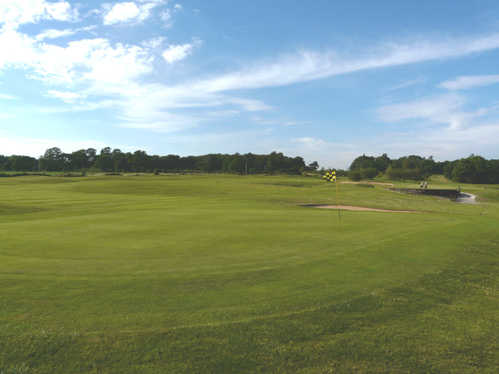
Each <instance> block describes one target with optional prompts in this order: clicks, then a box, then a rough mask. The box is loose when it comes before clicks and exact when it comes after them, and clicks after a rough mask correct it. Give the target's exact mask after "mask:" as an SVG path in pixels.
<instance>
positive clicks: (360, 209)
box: [306, 205, 416, 213]
mask: <svg viewBox="0 0 499 374" xmlns="http://www.w3.org/2000/svg"><path fill="white" fill-rule="evenodd" d="M306 206H309V207H312V208H319V209H340V210H351V211H356V212H386V213H416V212H415V211H414V210H389V209H377V208H366V207H363V206H352V205H306Z"/></svg>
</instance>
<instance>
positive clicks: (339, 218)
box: [334, 178, 341, 224]
mask: <svg viewBox="0 0 499 374" xmlns="http://www.w3.org/2000/svg"><path fill="white" fill-rule="evenodd" d="M334 183H335V184H336V208H337V209H338V221H339V223H340V224H341V212H340V210H341V209H340V205H339V204H338V180H337V179H336V178H335V179H334Z"/></svg>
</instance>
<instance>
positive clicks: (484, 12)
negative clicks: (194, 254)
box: [0, 0, 499, 167]
mask: <svg viewBox="0 0 499 374" xmlns="http://www.w3.org/2000/svg"><path fill="white" fill-rule="evenodd" d="M498 20H499V3H497V1H485V0H484V1H478V0H476V1H471V0H470V1H456V0H454V1H417V2H415V1H414V2H409V1H353V0H350V1H341V2H340V1H330V0H328V1H326V0H315V1H312V2H307V1H298V0H282V1H281V0H272V1H268V0H266V1H260V0H252V1H242V0H241V1H239V0H232V1H228V0H210V1H206V0H197V1H194V0H191V1H188V0H183V1H182V0H179V1H174V0H169V1H168V0H133V1H114V2H113V1H110V2H102V1H96V0H92V1H54V0H2V1H1V2H0V46H1V50H2V52H1V54H0V154H29V155H33V156H39V155H40V154H42V153H43V152H44V150H45V149H46V148H49V147H52V146H59V147H60V148H62V149H63V150H64V151H66V152H70V151H74V150H77V149H81V148H88V147H94V148H97V149H100V148H102V147H104V146H108V145H109V146H111V147H113V148H120V149H121V150H123V151H130V150H136V149H144V150H146V151H147V152H149V153H154V154H171V153H175V154H180V155H188V154H205V153H226V152H227V153H233V152H240V153H246V152H253V153H268V152H271V151H274V150H276V151H281V152H284V153H286V154H288V155H292V156H295V155H300V156H303V157H304V158H305V159H306V161H307V162H311V161H314V160H317V161H319V163H320V164H321V165H322V166H326V167H328V166H332V167H347V166H348V165H349V163H350V162H351V161H352V160H353V158H355V157H356V156H357V155H360V154H363V153H366V154H381V153H384V152H386V153H388V155H389V156H390V157H399V156H402V155H407V154H419V155H422V156H430V155H432V156H434V158H435V159H437V160H445V159H455V158H460V157H466V156H468V155H469V154H471V153H475V154H481V155H483V156H485V157H488V158H499V154H498V151H499V68H498V66H499V64H498V62H499V21H498Z"/></svg>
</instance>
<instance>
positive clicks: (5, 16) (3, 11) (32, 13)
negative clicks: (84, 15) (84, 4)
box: [0, 0, 78, 30]
mask: <svg viewBox="0 0 499 374" xmlns="http://www.w3.org/2000/svg"><path fill="white" fill-rule="evenodd" d="M77 18H78V11H77V10H76V9H73V8H72V7H71V4H70V3H69V2H67V1H57V2H53V1H46V0H2V2H0V25H3V27H4V28H7V29H13V30H15V29H17V28H18V27H19V26H20V25H22V24H27V23H37V22H40V21H43V20H56V21H74V20H76V19H77Z"/></svg>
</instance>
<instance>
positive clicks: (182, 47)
mask: <svg viewBox="0 0 499 374" xmlns="http://www.w3.org/2000/svg"><path fill="white" fill-rule="evenodd" d="M193 47H194V46H193V45H192V44H189V43H187V44H176V45H175V44H172V45H170V46H168V48H167V49H166V51H164V52H163V58H164V59H165V60H166V62H168V63H169V64H173V63H174V62H177V61H181V60H183V59H184V58H186V57H187V56H189V55H190V54H191V53H192V49H193Z"/></svg>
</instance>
